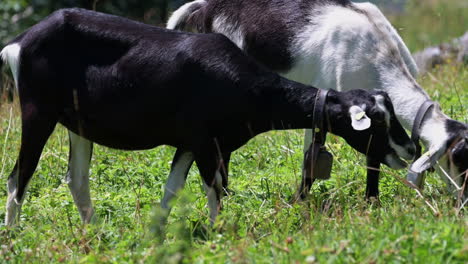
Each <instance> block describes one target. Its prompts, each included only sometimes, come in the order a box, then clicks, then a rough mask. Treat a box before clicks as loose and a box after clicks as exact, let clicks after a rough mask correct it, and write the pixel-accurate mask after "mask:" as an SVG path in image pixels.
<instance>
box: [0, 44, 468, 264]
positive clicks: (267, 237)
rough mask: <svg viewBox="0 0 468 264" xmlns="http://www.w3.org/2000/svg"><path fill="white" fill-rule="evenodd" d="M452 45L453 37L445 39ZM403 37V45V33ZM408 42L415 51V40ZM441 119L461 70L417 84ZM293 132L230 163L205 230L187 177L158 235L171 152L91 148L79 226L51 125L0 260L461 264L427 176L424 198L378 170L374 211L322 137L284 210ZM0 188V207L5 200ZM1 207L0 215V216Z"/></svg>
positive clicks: (451, 220) (350, 156)
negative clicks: (89, 216) (87, 220)
mask: <svg viewBox="0 0 468 264" xmlns="http://www.w3.org/2000/svg"><path fill="white" fill-rule="evenodd" d="M452 37H453V36H452ZM404 38H405V37H404ZM418 45H419V44H418ZM419 82H420V84H421V85H422V86H423V87H425V89H426V91H427V92H428V93H429V95H430V96H431V98H433V99H434V100H437V101H439V102H440V103H441V106H442V108H443V109H444V110H445V112H446V114H448V115H449V116H450V117H452V118H455V119H457V120H461V121H464V122H467V118H468V112H467V109H468V105H467V103H466V102H468V68H466V67H463V66H461V65H456V64H448V65H445V66H442V67H439V68H437V69H435V70H434V71H432V72H431V74H430V75H426V76H424V77H422V78H421V79H420V80H419ZM20 123H21V121H20V119H19V113H18V107H17V105H16V104H6V103H3V104H1V105H0V162H1V164H0V175H1V177H2V181H3V182H6V178H7V175H8V173H9V172H10V171H11V170H12V168H13V165H14V162H15V159H16V156H17V153H18V148H19V145H20V135H21V131H20ZM302 135H303V133H302V131H289V132H271V133H267V134H264V135H261V136H258V137H256V138H255V139H253V140H252V141H251V142H249V144H247V145H246V146H244V147H242V148H241V149H239V150H238V151H236V152H235V153H234V154H233V156H232V162H231V168H230V169H231V172H230V174H231V178H230V187H231V189H232V190H233V192H234V193H235V194H234V195H232V196H229V197H225V198H224V199H223V206H224V209H223V212H222V213H221V215H220V217H219V221H218V222H217V224H216V226H215V228H214V229H211V228H209V223H208V218H207V215H208V209H207V208H206V206H205V204H206V199H205V197H204V193H203V191H202V188H201V187H200V177H199V175H198V171H197V170H196V168H195V169H192V170H191V172H190V175H189V177H188V183H187V185H186V188H185V190H184V191H183V192H182V193H181V194H180V198H179V199H178V201H177V202H176V203H175V209H174V210H173V212H172V214H171V216H170V217H169V223H168V225H167V230H166V231H167V236H166V239H165V240H162V239H161V237H160V236H159V235H158V221H156V220H155V219H158V216H159V215H160V211H159V210H157V209H154V208H157V206H155V205H157V204H158V202H159V200H160V199H161V195H162V191H163V188H164V186H163V184H164V182H165V180H166V178H167V175H168V173H169V167H170V162H171V159H172V156H173V154H174V149H172V148H169V147H159V148H156V149H153V150H149V151H136V152H124V151H119V150H113V149H108V148H105V147H101V146H95V149H94V155H93V160H92V167H91V193H92V197H93V204H94V206H95V209H96V215H97V220H96V223H94V224H93V225H87V226H82V225H81V223H80V219H79V215H78V212H77V210H76V208H75V206H74V204H73V201H72V198H71V195H70V194H69V191H68V187H67V185H66V183H65V182H64V178H65V173H66V166H67V160H68V140H67V136H66V131H65V129H64V128H63V127H60V126H58V127H57V128H56V131H55V133H54V134H53V135H52V136H51V138H50V139H49V141H48V144H47V146H46V148H45V150H44V152H43V155H42V158H41V161H40V163H39V166H38V168H37V170H36V173H35V175H34V177H33V179H32V181H31V184H30V187H29V191H28V197H27V200H26V202H25V204H24V206H23V212H22V214H21V218H22V219H21V222H20V226H19V228H17V229H14V230H9V229H7V228H6V227H5V226H3V225H2V224H0V263H1V262H5V263H26V262H31V263H57V262H72V263H154V262H157V263H179V262H184V263H291V262H292V263H294V262H296V263H363V262H364V263H389V262H390V263H406V262H412V263H467V262H468V235H467V228H468V221H467V220H468V218H467V216H466V211H461V212H459V211H457V210H456V209H455V208H454V206H453V205H454V202H455V201H454V200H453V198H452V197H451V196H450V195H449V194H447V193H446V192H445V187H444V186H445V185H444V184H443V183H442V182H441V180H440V179H439V178H438V177H434V176H435V175H429V176H428V179H427V186H426V188H425V191H424V195H425V199H426V200H427V202H428V203H430V204H431V205H432V206H434V207H435V209H436V210H437V212H438V213H437V214H434V212H433V211H432V210H431V209H430V208H429V207H428V206H427V204H426V203H425V201H424V200H423V199H421V198H420V197H418V196H417V195H416V194H415V192H414V191H412V190H410V189H409V188H408V187H406V186H405V185H403V184H402V183H401V182H400V181H399V180H398V179H397V178H398V177H402V178H404V177H405V172H404V171H398V172H396V171H392V170H389V169H384V173H383V174H382V175H383V176H382V180H381V184H380V189H381V196H380V200H381V205H380V206H379V205H376V204H369V203H367V202H366V201H365V200H364V199H363V197H364V192H365V177H364V175H365V168H364V167H365V160H364V158H363V156H362V155H359V154H357V153H356V152H355V151H354V150H352V149H351V148H350V147H348V146H347V145H346V144H344V143H343V142H342V141H341V140H340V139H338V138H336V137H333V136H329V138H328V142H327V144H328V147H329V149H331V151H332V152H333V153H334V154H335V160H334V167H333V173H332V179H330V180H329V181H321V182H318V183H316V184H314V186H313V190H312V193H311V195H310V198H309V200H308V201H306V202H302V203H295V204H290V203H289V199H290V198H291V196H292V195H293V193H294V190H295V189H296V187H297V185H298V184H299V174H300V173H299V168H300V162H301V161H302ZM6 195H7V193H6V188H5V185H4V184H1V185H0V205H1V204H5V202H6ZM4 217H5V211H4V209H1V210H0V219H4Z"/></svg>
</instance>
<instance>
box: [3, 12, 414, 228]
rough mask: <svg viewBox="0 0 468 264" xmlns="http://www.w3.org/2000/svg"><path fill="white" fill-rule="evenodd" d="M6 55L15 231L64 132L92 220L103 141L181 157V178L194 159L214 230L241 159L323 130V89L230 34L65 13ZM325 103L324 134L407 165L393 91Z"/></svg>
mask: <svg viewBox="0 0 468 264" xmlns="http://www.w3.org/2000/svg"><path fill="white" fill-rule="evenodd" d="M1 55H2V57H3V59H4V60H6V62H7V63H8V64H9V66H10V68H11V70H12V72H13V75H14V79H15V82H16V85H17V88H18V92H19V99H20V106H21V117H22V137H21V148H20V153H19V157H18V159H17V162H16V165H15V167H14V169H13V171H12V173H11V175H10V177H9V178H8V184H7V187H8V199H7V206H6V210H7V212H6V224H7V225H12V224H14V223H15V221H16V219H17V218H18V215H19V211H20V208H21V204H22V202H23V199H24V196H25V191H26V186H27V184H28V182H29V180H30V178H31V177H32V175H33V172H34V170H35V168H36V166H37V163H38V160H39V157H40V155H41V152H42V149H43V147H44V144H45V143H46V141H47V139H48V138H49V136H50V134H51V133H52V131H53V130H54V127H55V126H56V124H57V123H60V124H62V125H63V126H65V127H66V128H67V129H68V130H69V138H70V157H69V167H68V174H67V182H68V185H69V187H70V190H71V193H72V196H73V198H74V201H75V204H76V205H77V207H78V209H79V212H80V215H81V218H82V220H83V221H84V222H89V221H90V219H91V216H92V215H93V207H92V204H91V198H90V192H89V180H88V177H89V175H88V173H89V165H90V159H91V155H92V144H93V142H95V143H97V144H101V145H104V146H108V147H111V148H117V149H125V150H140V149H150V148H154V147H156V146H159V145H170V146H174V147H176V148H177V150H178V151H177V153H179V154H177V155H176V157H175V159H174V163H173V164H172V170H173V172H174V171H176V172H182V173H186V171H187V170H188V169H189V167H190V166H189V165H191V164H192V162H191V161H193V160H195V161H196V163H197V165H198V168H199V170H200V174H201V176H202V178H203V181H204V185H205V188H206V192H207V196H208V205H209V208H210V219H211V221H214V220H215V218H216V215H217V214H218V210H219V207H220V197H221V191H222V187H223V186H222V185H223V183H222V178H223V177H225V176H226V174H227V165H228V163H229V157H230V154H231V152H232V151H234V150H236V149H237V148H239V147H240V146H242V145H244V144H246V143H247V142H248V141H249V140H250V139H251V138H253V137H254V136H255V135H257V134H260V133H263V132H266V131H269V130H274V129H296V128H312V127H314V122H315V118H314V117H313V114H314V107H315V105H316V104H315V101H316V100H317V98H318V97H319V95H318V94H320V91H321V90H319V89H317V88H314V87H311V86H306V85H303V84H300V83H297V82H294V81H289V80H287V79H285V78H283V77H280V76H279V75H277V74H276V73H272V72H270V71H268V70H266V69H265V68H264V67H263V66H260V65H258V64H257V62H255V61H254V60H253V59H251V58H250V57H248V56H246V55H245V54H244V53H243V52H242V51H241V50H240V49H239V48H238V47H237V46H236V45H234V44H233V43H232V42H231V41H230V40H229V39H228V38H227V37H225V36H223V35H221V34H194V33H184V32H178V31H170V30H167V29H162V28H158V27H154V26H149V25H145V24H142V23H138V22H134V21H131V20H128V19H125V18H121V17H117V16H112V15H106V14H102V13H97V12H93V11H87V10H83V9H63V10H59V11H56V12H55V13H53V14H52V15H50V16H49V17H47V18H45V19H44V20H42V21H41V22H39V23H38V24H36V25H34V26H33V27H31V28H30V29H28V30H27V31H26V32H25V33H23V34H21V35H20V36H18V37H17V38H16V39H14V40H13V41H11V42H10V43H9V44H8V46H6V47H5V48H4V49H3V50H2V52H1ZM323 105H324V106H323V107H324V108H323V109H324V111H323V116H322V120H323V128H324V129H326V130H327V131H329V132H331V133H334V134H336V135H339V136H341V137H343V138H344V139H345V140H346V141H347V142H348V143H349V144H350V145H351V146H352V147H354V148H355V149H356V150H358V151H359V152H361V153H365V154H367V155H368V156H372V157H373V158H374V159H376V160H377V161H379V162H384V163H386V164H388V165H389V166H396V167H399V164H401V163H404V162H403V161H402V160H400V159H399V157H398V155H397V153H401V149H404V148H406V147H407V146H411V140H410V139H409V137H408V136H407V134H406V132H405V131H404V129H403V127H402V126H401V125H400V123H398V121H397V119H396V117H395V114H394V110H393V106H392V104H391V101H390V99H389V98H388V96H387V95H386V93H384V92H379V91H374V92H366V91H363V90H353V91H348V92H337V91H333V90H330V91H329V92H328V94H327V95H326V96H325V97H324V100H323ZM392 142H397V143H396V144H395V143H392ZM395 164H398V165H395ZM171 184H172V187H174V186H176V187H177V188H179V189H180V187H182V186H181V185H180V184H179V183H174V182H171V181H169V185H171ZM172 191H177V190H172ZM169 196H170V197H169ZM169 196H166V200H165V201H166V202H167V201H169V200H170V198H171V197H172V196H171V195H169ZM165 205H166V207H168V205H167V203H166V204H165Z"/></svg>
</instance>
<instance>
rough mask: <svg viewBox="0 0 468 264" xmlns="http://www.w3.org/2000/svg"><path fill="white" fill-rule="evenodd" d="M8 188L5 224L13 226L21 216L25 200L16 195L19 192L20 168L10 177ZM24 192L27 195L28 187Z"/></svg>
mask: <svg viewBox="0 0 468 264" xmlns="http://www.w3.org/2000/svg"><path fill="white" fill-rule="evenodd" d="M7 190H8V198H7V204H6V217H5V225H6V226H13V225H15V224H16V223H17V222H18V221H17V219H18V218H19V215H20V212H21V205H22V201H23V199H20V200H19V201H18V199H17V197H16V194H17V192H18V168H15V171H14V172H13V174H12V175H11V176H10V178H9V179H8V182H7ZM24 194H25V195H26V189H25V191H24ZM23 197H24V195H23Z"/></svg>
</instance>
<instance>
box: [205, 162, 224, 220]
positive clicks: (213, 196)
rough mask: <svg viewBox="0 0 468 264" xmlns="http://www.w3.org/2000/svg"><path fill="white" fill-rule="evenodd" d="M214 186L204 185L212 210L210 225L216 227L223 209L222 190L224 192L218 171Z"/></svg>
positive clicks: (209, 206)
mask: <svg viewBox="0 0 468 264" xmlns="http://www.w3.org/2000/svg"><path fill="white" fill-rule="evenodd" d="M214 181H215V182H214V184H213V186H212V187H210V186H209V185H208V184H206V182H205V183H203V187H204V189H205V192H206V197H207V198H208V208H209V209H210V223H211V225H214V223H215V221H216V217H217V216H218V214H219V210H220V209H221V200H220V197H221V190H222V176H221V173H220V172H219V171H216V175H215V177H214Z"/></svg>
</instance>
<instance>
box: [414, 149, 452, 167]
mask: <svg viewBox="0 0 468 264" xmlns="http://www.w3.org/2000/svg"><path fill="white" fill-rule="evenodd" d="M444 153H445V148H444V147H441V148H439V149H436V150H429V151H427V152H426V153H424V154H422V155H421V157H420V158H419V159H417V160H416V161H415V162H413V164H412V165H411V167H410V170H411V171H413V172H416V173H422V172H424V171H425V170H427V169H429V168H430V167H432V166H434V164H435V163H436V162H437V161H438V160H439V159H440V157H442V155H444Z"/></svg>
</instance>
